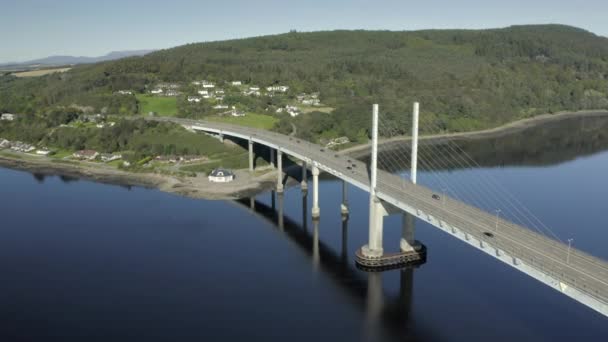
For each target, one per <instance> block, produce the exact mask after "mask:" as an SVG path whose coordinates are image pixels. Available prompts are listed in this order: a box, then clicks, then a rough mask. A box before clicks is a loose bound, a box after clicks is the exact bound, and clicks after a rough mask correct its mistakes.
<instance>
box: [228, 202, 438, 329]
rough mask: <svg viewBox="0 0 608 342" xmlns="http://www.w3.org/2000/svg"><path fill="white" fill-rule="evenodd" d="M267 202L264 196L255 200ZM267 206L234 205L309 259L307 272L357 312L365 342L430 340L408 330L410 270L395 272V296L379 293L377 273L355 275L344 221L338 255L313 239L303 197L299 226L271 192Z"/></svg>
mask: <svg viewBox="0 0 608 342" xmlns="http://www.w3.org/2000/svg"><path fill="white" fill-rule="evenodd" d="M261 196H268V195H261ZM269 196H270V201H269V203H270V204H266V203H264V202H263V201H260V200H257V199H255V198H253V197H252V198H245V199H241V200H236V201H235V203H237V204H238V205H239V206H240V207H242V208H248V209H249V210H250V211H251V212H252V213H254V214H255V215H256V216H258V217H260V218H262V219H264V220H266V221H269V222H271V223H272V225H273V226H274V227H276V230H277V232H279V233H281V234H282V235H283V236H285V237H286V238H288V239H289V240H290V241H291V242H293V243H294V245H295V246H297V247H298V248H299V249H300V250H301V251H302V252H304V253H305V254H306V255H308V256H309V257H310V260H311V263H312V271H313V272H323V273H325V274H326V275H328V276H329V277H330V278H331V279H332V281H333V282H334V283H335V284H336V285H338V286H339V287H340V288H341V289H342V290H344V293H346V294H347V295H349V297H350V300H351V301H352V302H353V303H355V305H356V306H357V307H358V308H359V309H360V310H363V312H364V313H365V317H366V326H365V331H366V338H367V339H368V340H370V341H377V340H381V339H383V338H384V337H388V336H385V335H386V334H387V333H388V334H390V335H391V337H393V338H395V337H397V338H400V339H422V340H428V339H432V338H431V337H429V336H428V334H429V332H428V331H425V332H422V331H421V330H420V329H419V328H418V327H416V326H415V325H414V320H413V317H412V313H411V311H412V299H413V285H414V273H415V268H412V267H409V268H403V269H399V270H395V271H393V272H399V292H398V294H397V295H396V296H395V295H388V294H387V293H385V289H384V286H383V277H382V272H369V273H368V272H363V271H360V270H359V269H357V267H356V265H355V263H354V262H353V260H352V256H351V255H349V252H348V224H349V219H348V216H343V217H342V224H341V227H336V229H338V228H341V232H342V237H341V244H340V248H339V250H335V249H332V248H331V247H330V246H329V245H327V244H325V243H323V242H322V241H320V239H319V220H315V219H312V220H310V222H309V215H308V193H307V192H302V196H301V197H302V198H301V199H302V205H301V208H302V217H301V222H298V221H297V220H295V219H292V218H291V217H289V216H286V215H285V213H284V195H283V194H281V193H276V192H275V191H272V192H270V193H269Z"/></svg>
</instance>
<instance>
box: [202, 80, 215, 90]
mask: <svg viewBox="0 0 608 342" xmlns="http://www.w3.org/2000/svg"><path fill="white" fill-rule="evenodd" d="M201 83H202V84H203V88H208V89H210V88H215V84H213V82H209V81H203V82H201Z"/></svg>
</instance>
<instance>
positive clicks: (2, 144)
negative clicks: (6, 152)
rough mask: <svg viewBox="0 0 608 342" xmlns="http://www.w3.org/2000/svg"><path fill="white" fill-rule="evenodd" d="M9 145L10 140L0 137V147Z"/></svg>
mask: <svg viewBox="0 0 608 342" xmlns="http://www.w3.org/2000/svg"><path fill="white" fill-rule="evenodd" d="M9 147H11V142H10V141H8V140H6V139H0V148H9Z"/></svg>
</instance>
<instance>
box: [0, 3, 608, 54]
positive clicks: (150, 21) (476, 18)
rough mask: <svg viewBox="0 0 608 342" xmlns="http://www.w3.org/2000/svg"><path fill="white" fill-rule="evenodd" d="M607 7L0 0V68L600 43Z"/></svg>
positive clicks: (606, 32) (606, 33)
mask: <svg viewBox="0 0 608 342" xmlns="http://www.w3.org/2000/svg"><path fill="white" fill-rule="evenodd" d="M606 14H608V0H581V1H564V0H503V1H496V0H453V1H450V0H425V1H419V0H417V1H410V0H400V1H399V0H350V1H347V0H323V1H322V0H299V1H288V0H213V1H207V0H198V1H196V0H169V1H168V0H163V1H161V0H148V1H134V0H102V1H100V0H94V1H93V0H53V1H47V0H0V63H6V62H14V61H25V60H31V59H36V58H42V57H47V56H51V55H74V56H100V55H104V54H106V53H108V52H110V51H119V50H139V49H163V48H169V47H173V46H177V45H183V44H187V43H194V42H203V41H213V40H223V39H231V38H244V37H252V36H259V35H267V34H276V33H284V32H288V31H289V30H292V29H295V30H298V31H322V30H334V29H374V30H377V29H380V30H418V29H431V28H494V27H506V26H510V25H517V24H546V23H557V24H567V25H572V26H577V27H580V28H583V29H586V30H589V31H591V32H593V33H595V34H598V35H601V36H608V20H605V17H606Z"/></svg>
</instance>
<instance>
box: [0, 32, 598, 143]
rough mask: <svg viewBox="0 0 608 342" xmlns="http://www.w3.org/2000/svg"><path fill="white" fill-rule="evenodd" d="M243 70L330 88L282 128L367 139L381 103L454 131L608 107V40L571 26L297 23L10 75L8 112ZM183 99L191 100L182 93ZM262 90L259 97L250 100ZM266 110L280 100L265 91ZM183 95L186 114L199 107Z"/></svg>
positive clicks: (1, 94) (83, 102) (109, 107)
mask: <svg viewBox="0 0 608 342" xmlns="http://www.w3.org/2000/svg"><path fill="white" fill-rule="evenodd" d="M200 79H205V80H210V81H213V82H218V83H221V82H225V81H231V80H241V81H243V82H244V84H255V85H260V86H262V87H266V86H268V85H273V84H285V85H288V86H289V87H290V90H289V93H288V96H291V97H294V96H295V95H296V94H298V93H302V92H307V93H311V92H320V100H321V102H322V103H323V104H324V105H327V106H330V107H333V108H335V110H334V111H333V112H332V113H330V114H326V113H320V112H315V113H308V114H303V115H299V116H298V117H296V118H291V117H289V116H288V115H285V114H282V115H279V114H276V113H274V112H268V114H269V115H274V116H277V117H278V118H279V119H280V121H279V123H278V126H277V129H280V130H287V129H291V128H290V126H291V123H292V122H293V123H295V124H296V125H297V126H298V134H300V135H302V136H304V137H310V138H315V137H318V136H320V135H322V134H327V132H330V134H329V135H333V136H340V135H346V136H349V137H350V138H351V139H358V138H357V137H361V135H362V133H364V131H365V129H366V128H367V127H368V126H369V123H370V119H369V112H370V104H371V103H374V102H377V103H379V104H380V105H381V112H382V113H383V114H384V115H385V117H388V118H392V120H394V121H395V122H397V123H398V126H399V127H403V130H404V131H405V130H407V127H408V126H409V125H408V117H407V115H406V113H409V111H410V108H411V102H412V101H414V100H417V101H420V102H421V105H422V114H423V115H424V116H425V118H427V119H429V118H432V120H433V121H434V123H436V124H437V125H439V126H441V127H444V128H445V129H448V130H461V129H474V128H480V127H489V126H495V125H498V124H500V123H504V122H507V121H511V120H514V119H517V118H522V117H528V116H532V115H535V114H540V113H545V112H553V111H558V110H578V109H598V108H608V93H607V91H608V39H606V38H603V37H598V36H596V35H594V34H592V33H590V32H587V31H584V30H581V29H577V28H573V27H567V26H560V25H538V26H516V27H509V28H505V29H493V30H427V31H415V32H390V31H331V32H313V33H299V32H290V33H286V34H281V35H275V36H265V37H256V38H248V39H240V40H230V41H222V42H211V43H197V44H189V45H185V46H180V47H176V48H172V49H167V50H162V51H158V52H154V53H151V54H149V55H146V56H144V57H134V58H127V59H123V60H119V61H113V62H107V63H99V64H95V65H86V66H79V67H76V68H74V69H72V70H70V71H69V72H67V73H64V74H52V75H48V76H44V77H40V78H29V79H17V78H15V77H13V76H10V75H4V76H2V77H1V78H0V111H7V112H16V113H27V114H38V115H43V114H44V113H45V112H47V111H49V110H51V109H52V108H54V107H57V106H69V105H73V104H75V105H78V106H90V107H92V110H93V111H101V110H102V109H104V107H105V111H106V112H107V113H110V114H122V115H129V114H135V113H137V112H138V102H137V99H136V97H135V96H117V95H115V94H114V92H115V91H118V90H121V89H131V90H133V91H135V92H138V93H144V92H148V91H149V90H150V87H152V86H153V85H154V84H155V83H157V82H181V83H184V84H189V82H191V81H194V80H200ZM178 101H179V100H178ZM248 101H250V100H248ZM256 101H258V102H256V103H252V104H251V106H255V107H256V108H258V109H259V110H263V108H264V106H266V105H271V104H272V101H273V99H271V98H267V97H262V98H260V99H257V100H256ZM184 108H185V106H183V105H180V107H179V111H178V115H188V116H200V117H202V116H205V115H208V113H206V112H205V110H200V112H196V113H194V114H193V113H192V111H189V110H186V109H184Z"/></svg>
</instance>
